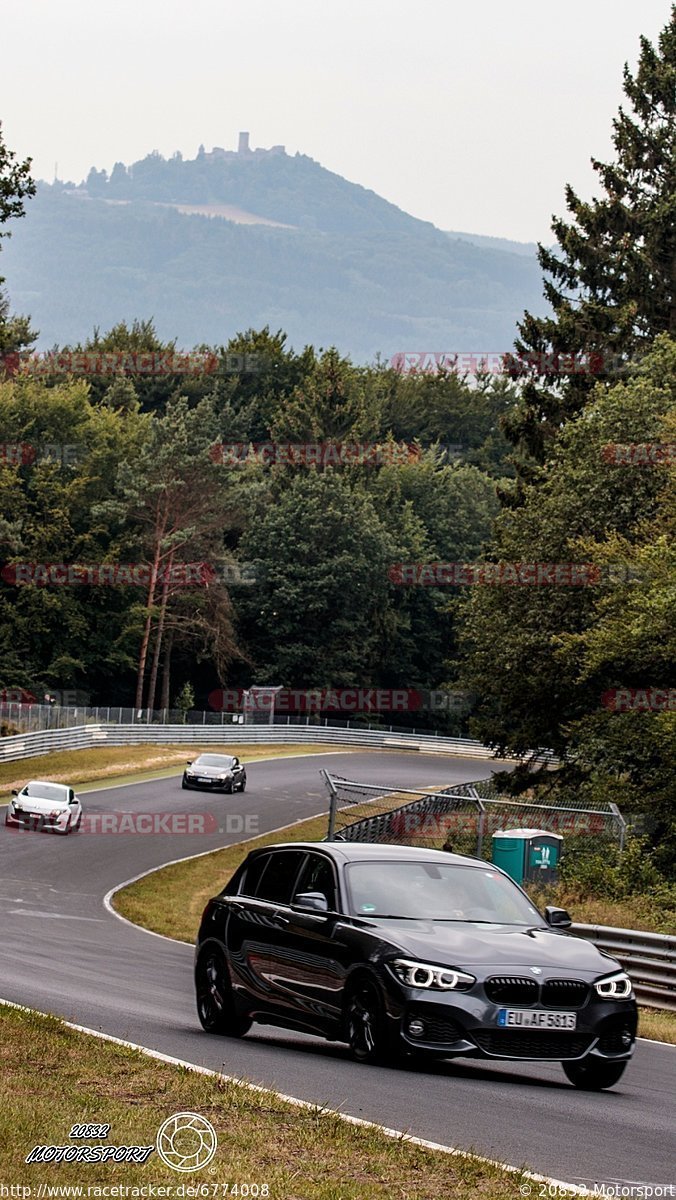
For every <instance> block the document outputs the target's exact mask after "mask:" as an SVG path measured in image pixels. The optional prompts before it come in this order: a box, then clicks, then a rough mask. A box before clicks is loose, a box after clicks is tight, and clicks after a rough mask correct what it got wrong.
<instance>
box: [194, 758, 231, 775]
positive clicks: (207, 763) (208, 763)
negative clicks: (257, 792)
mask: <svg viewBox="0 0 676 1200" xmlns="http://www.w3.org/2000/svg"><path fill="white" fill-rule="evenodd" d="M192 765H193V767H221V768H222V769H223V770H224V771H226V770H228V768H229V767H231V766H232V759H231V758H230V756H229V755H227V754H200V756H199V758H196V759H195V761H194V763H193V764H192Z"/></svg>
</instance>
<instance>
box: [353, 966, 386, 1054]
mask: <svg viewBox="0 0 676 1200" xmlns="http://www.w3.org/2000/svg"><path fill="white" fill-rule="evenodd" d="M345 1033H346V1038H347V1044H348V1046H349V1047H350V1053H351V1054H352V1057H353V1058H354V1059H356V1061H357V1062H362V1063H383V1062H385V1061H387V1059H388V1058H392V1057H393V1055H392V1054H390V1053H389V1049H390V1048H389V1046H388V1038H387V1030H386V1026H385V1014H384V1011H383V1003H382V1000H381V998H380V992H379V991H378V988H377V987H376V985H375V983H372V982H371V981H370V980H369V979H360V980H359V981H358V982H357V983H355V984H354V985H353V986H352V988H351V989H350V992H349V995H348V999H347V1004H346V1006H345Z"/></svg>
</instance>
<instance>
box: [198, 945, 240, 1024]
mask: <svg viewBox="0 0 676 1200" xmlns="http://www.w3.org/2000/svg"><path fill="white" fill-rule="evenodd" d="M195 988H196V993H197V1015H198V1017H199V1019H200V1024H201V1026H202V1028H203V1029H205V1030H206V1032H207V1033H217V1034H221V1035H223V1036H224V1037H244V1034H245V1033H248V1031H249V1030H250V1029H251V1021H250V1020H249V1018H248V1017H241V1016H240V1015H239V1014H238V1013H237V1011H236V1009H235V1005H234V1002H233V997H232V988H231V986H230V980H229V978H228V970H227V966H226V963H225V959H224V957H223V955H222V953H221V951H220V950H218V949H217V948H215V947H214V948H213V949H209V950H205V951H204V952H203V953H202V954H201V955H200V957H199V959H198V961H197V967H196V969H195Z"/></svg>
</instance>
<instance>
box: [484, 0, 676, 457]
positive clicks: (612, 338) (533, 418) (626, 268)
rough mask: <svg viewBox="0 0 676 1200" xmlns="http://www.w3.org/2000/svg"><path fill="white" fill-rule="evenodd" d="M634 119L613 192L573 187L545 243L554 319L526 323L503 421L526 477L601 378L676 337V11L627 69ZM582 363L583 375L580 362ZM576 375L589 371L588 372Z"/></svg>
mask: <svg viewBox="0 0 676 1200" xmlns="http://www.w3.org/2000/svg"><path fill="white" fill-rule="evenodd" d="M623 87H624V92H625V95H626V96H627V99H628V101H629V104H630V107H631V112H625V111H624V109H622V108H620V110H619V114H618V116H617V118H616V119H615V120H614V122H613V129H614V132H613V143H614V146H615V150H616V152H617V153H616V160H615V161H614V162H613V163H610V164H606V163H601V162H599V161H597V160H596V159H592V165H593V167H594V170H595V171H596V172H597V174H598V177H599V179H600V181H601V184H602V187H603V195H602V197H601V198H600V199H596V198H595V199H593V200H592V201H590V202H588V203H587V202H585V201H583V200H581V199H580V198H579V196H577V194H576V193H575V191H574V190H573V188H572V187H570V186H567V188H566V206H567V209H568V212H569V213H570V214H571V216H572V220H571V221H570V222H567V221H565V220H564V219H563V218H556V219H555V220H554V221H553V224H552V231H553V233H554V234H555V236H556V241H557V243H558V248H557V249H556V250H550V249H547V248H545V247H544V246H542V245H540V246H539V247H538V258H539V262H540V266H541V267H542V269H543V272H544V274H545V281H544V294H545V296H546V298H547V300H548V301H549V303H550V305H551V307H552V310H553V314H552V315H551V316H547V317H534V316H532V315H531V314H530V313H528V312H526V313H525V314H524V318H523V321H522V322H520V324H519V327H518V328H519V334H520V337H519V338H518V339H517V340H516V342H515V347H516V354H515V355H514V356H513V357H512V358H511V362H510V364H509V366H510V373H511V374H512V375H513V376H514V377H517V376H521V378H522V380H523V391H522V398H521V402H520V404H519V405H517V406H516V407H515V409H514V410H513V412H512V413H511V414H510V415H509V417H508V418H507V419H506V420H505V422H504V427H505V431H506V433H507V436H508V437H509V439H510V441H511V442H512V443H513V444H514V445H515V446H517V447H518V448H519V450H520V452H521V456H522V461H521V463H520V475H521V478H522V479H523V478H528V477H529V476H530V477H533V476H534V475H537V471H538V467H537V464H540V463H543V462H544V461H545V460H546V459H547V457H548V452H549V448H550V446H551V442H552V439H553V438H554V437H555V436H556V434H557V431H558V429H559V428H560V426H561V424H562V422H564V421H566V420H567V419H569V418H570V417H572V416H574V415H575V414H576V413H578V412H579V411H580V410H581V408H583V407H584V404H585V401H586V399H587V397H588V396H589V393H590V391H591V389H592V388H593V386H594V384H595V383H597V382H598V380H599V378H601V379H603V378H605V379H608V378H609V377H611V376H613V375H615V374H616V373H617V372H618V370H621V369H622V364H623V363H626V362H627V361H628V360H629V359H630V358H634V357H638V356H640V355H641V354H642V353H644V352H645V351H646V350H647V349H648V348H649V346H650V344H651V343H652V341H653V340H654V338H655V337H656V336H657V335H658V334H660V333H665V332H666V333H669V334H670V335H671V336H672V337H676V5H672V11H671V18H670V21H669V23H668V24H667V25H666V27H665V28H664V30H663V31H662V33H661V34H660V37H659V42H658V48H657V49H655V48H654V47H653V45H652V44H651V43H650V42H649V41H648V39H647V38H645V37H643V38H641V53H640V58H639V63H638V69H637V71H636V74H635V75H632V74H631V72H630V70H629V67H628V66H627V65H626V64H625V68H624V85H623ZM571 355H572V356H576V358H575V363H574V366H575V369H573V364H572V363H571V360H570V359H566V358H564V357H563V356H571ZM578 368H581V369H579V370H578Z"/></svg>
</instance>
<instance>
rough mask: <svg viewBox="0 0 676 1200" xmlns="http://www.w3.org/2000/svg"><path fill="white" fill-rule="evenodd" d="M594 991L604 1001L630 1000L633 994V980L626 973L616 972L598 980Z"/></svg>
mask: <svg viewBox="0 0 676 1200" xmlns="http://www.w3.org/2000/svg"><path fill="white" fill-rule="evenodd" d="M594 989H595V991H596V992H597V994H598V995H599V996H602V997H603V999H604V1000H629V998H630V997H631V996H632V994H633V993H632V986H631V979H630V978H629V976H628V975H627V973H626V971H616V972H615V974H614V975H607V976H606V978H605V979H597V981H596V983H595V984H594Z"/></svg>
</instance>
